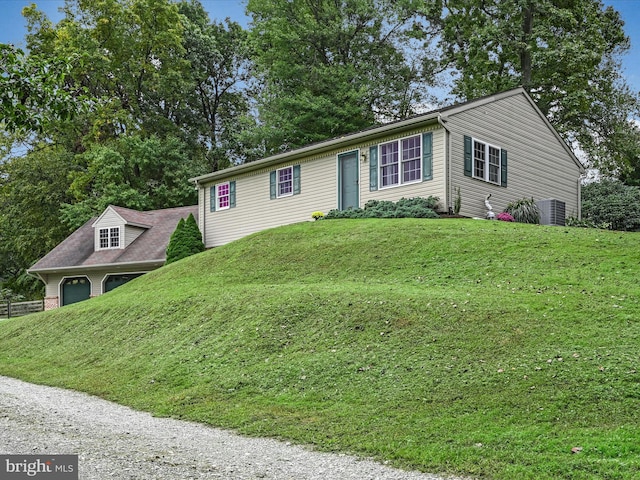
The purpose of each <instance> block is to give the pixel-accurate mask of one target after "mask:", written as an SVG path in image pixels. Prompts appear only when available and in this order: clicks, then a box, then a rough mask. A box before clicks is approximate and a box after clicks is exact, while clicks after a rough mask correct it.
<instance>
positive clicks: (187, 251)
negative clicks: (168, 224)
mask: <svg viewBox="0 0 640 480" xmlns="http://www.w3.org/2000/svg"><path fill="white" fill-rule="evenodd" d="M204 249H205V247H204V243H202V234H201V233H200V229H199V228H198V223H197V222H196V219H195V217H194V216H193V214H191V213H190V214H189V216H188V217H187V219H186V220H185V219H184V218H181V219H180V221H179V222H178V225H177V226H176V229H175V230H174V231H173V233H172V234H171V238H170V240H169V245H167V255H166V256H167V260H166V262H165V264H166V265H169V264H170V263H173V262H177V261H178V260H182V259H183V258H186V257H188V256H190V255H193V254H194V253H199V252H202V251H204Z"/></svg>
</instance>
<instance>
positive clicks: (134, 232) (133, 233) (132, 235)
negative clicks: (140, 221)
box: [124, 225, 146, 248]
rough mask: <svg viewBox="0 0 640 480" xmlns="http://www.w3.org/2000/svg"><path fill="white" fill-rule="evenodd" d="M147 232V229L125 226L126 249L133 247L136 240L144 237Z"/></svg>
mask: <svg viewBox="0 0 640 480" xmlns="http://www.w3.org/2000/svg"><path fill="white" fill-rule="evenodd" d="M145 231H146V228H141V227H134V226H132V225H125V227H124V247H125V248H127V247H128V246H129V245H131V244H132V243H133V242H134V241H135V239H136V238H138V237H139V236H140V235H142V234H143V233H144V232H145Z"/></svg>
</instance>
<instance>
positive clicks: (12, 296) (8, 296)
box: [0, 288, 24, 302]
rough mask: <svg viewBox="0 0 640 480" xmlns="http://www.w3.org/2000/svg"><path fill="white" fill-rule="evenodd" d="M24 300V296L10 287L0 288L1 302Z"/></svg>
mask: <svg viewBox="0 0 640 480" xmlns="http://www.w3.org/2000/svg"><path fill="white" fill-rule="evenodd" d="M21 300H24V296H23V295H20V294H19V293H15V292H14V291H13V290H11V289H10V288H0V302H19V301H21Z"/></svg>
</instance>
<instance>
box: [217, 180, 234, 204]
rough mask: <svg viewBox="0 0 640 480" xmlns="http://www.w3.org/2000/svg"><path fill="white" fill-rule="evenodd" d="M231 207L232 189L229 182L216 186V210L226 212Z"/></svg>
mask: <svg viewBox="0 0 640 480" xmlns="http://www.w3.org/2000/svg"><path fill="white" fill-rule="evenodd" d="M230 206H231V187H230V185H229V182H225V183H219V184H218V185H216V209H217V210H225V209H227V208H229V207H230Z"/></svg>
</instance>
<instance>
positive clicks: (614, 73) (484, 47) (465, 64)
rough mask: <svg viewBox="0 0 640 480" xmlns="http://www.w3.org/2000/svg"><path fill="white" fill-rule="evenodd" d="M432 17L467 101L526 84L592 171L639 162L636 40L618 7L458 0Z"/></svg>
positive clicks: (590, 2) (578, 0) (596, 0)
mask: <svg viewBox="0 0 640 480" xmlns="http://www.w3.org/2000/svg"><path fill="white" fill-rule="evenodd" d="M431 20H432V22H433V23H434V24H438V25H439V26H440V28H441V40H440V47H441V49H442V68H447V67H448V68H452V69H453V70H454V71H455V72H456V73H457V75H456V76H455V78H454V87H453V93H455V94H457V95H458V97H459V98H462V99H472V98H477V97H479V96H482V95H489V94H493V93H496V92H499V91H503V90H506V89H509V88H513V87H516V86H519V85H523V86H524V87H525V88H526V89H527V90H528V91H529V92H530V93H531V95H532V96H533V98H534V99H535V100H536V103H537V105H538V107H540V109H541V110H542V112H543V113H544V114H545V115H546V116H547V118H548V119H549V120H550V121H551V123H552V124H553V125H554V126H555V127H556V129H557V130H558V131H559V133H560V134H561V135H562V136H563V138H564V139H565V140H566V141H567V142H568V143H570V144H573V143H574V142H576V141H577V142H578V143H579V144H580V147H581V149H582V150H583V151H584V152H586V154H587V155H588V157H589V160H590V163H591V165H592V166H598V167H600V168H601V169H602V170H607V171H610V172H614V171H616V170H618V171H619V170H620V169H621V167H624V166H626V165H628V163H629V161H630V160H633V159H634V158H637V153H638V148H639V147H638V138H639V135H638V128H637V126H636V125H635V124H634V122H633V118H634V117H635V118H638V116H639V113H638V94H637V92H633V91H631V90H630V89H629V87H628V86H627V85H626V83H625V81H624V78H623V76H622V70H621V66H620V60H619V58H620V56H621V55H622V54H624V53H627V52H628V51H629V39H628V38H627V37H626V35H625V32H624V29H623V25H624V22H623V21H622V19H621V17H620V15H619V13H618V12H616V11H615V10H614V9H613V8H612V7H611V6H607V7H605V6H604V5H603V3H602V2H601V1H600V0H573V1H570V2H558V1H555V0H537V1H535V2H533V1H515V2H514V1H509V2H506V1H504V2H490V3H489V4H487V2H485V1H484V0H452V1H449V2H445V7H444V9H443V11H442V12H440V11H436V12H433V13H432V14H431ZM634 154H636V156H635V157H634Z"/></svg>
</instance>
